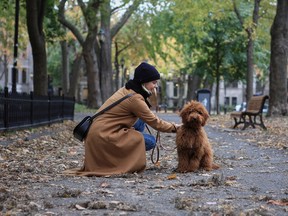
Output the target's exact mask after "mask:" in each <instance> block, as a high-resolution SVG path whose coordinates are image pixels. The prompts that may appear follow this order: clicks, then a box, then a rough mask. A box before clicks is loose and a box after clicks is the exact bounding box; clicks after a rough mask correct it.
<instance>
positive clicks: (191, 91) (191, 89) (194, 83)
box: [187, 73, 201, 101]
mask: <svg viewBox="0 0 288 216" xmlns="http://www.w3.org/2000/svg"><path fill="white" fill-rule="evenodd" d="M200 84H201V77H200V76H198V75H197V74H195V73H194V74H192V75H189V76H188V92H187V101H190V100H196V99H197V97H196V96H197V95H196V91H197V90H198V89H199V88H200Z"/></svg>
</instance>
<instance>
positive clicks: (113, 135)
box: [66, 62, 178, 176]
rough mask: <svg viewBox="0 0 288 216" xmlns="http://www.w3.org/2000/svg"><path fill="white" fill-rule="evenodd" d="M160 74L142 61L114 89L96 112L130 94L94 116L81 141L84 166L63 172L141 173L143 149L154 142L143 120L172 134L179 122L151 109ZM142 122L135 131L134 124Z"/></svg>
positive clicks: (144, 164) (143, 161)
mask: <svg viewBox="0 0 288 216" xmlns="http://www.w3.org/2000/svg"><path fill="white" fill-rule="evenodd" d="M159 79H160V74H159V72H158V71H157V69H156V68H155V67H153V66H152V65H150V64H148V63H145V62H143V63H141V64H140V65H139V66H138V67H137V68H136V69H135V72H134V78H133V79H132V80H129V81H128V82H127V83H126V84H125V86H124V87H122V88H120V89H119V90H118V91H116V92H115V93H114V94H113V95H112V96H111V97H110V98H109V99H108V100H107V101H106V102H105V103H104V104H103V105H102V106H101V107H100V109H99V110H98V111H101V110H102V109H104V108H105V107H107V106H109V105H110V104H112V103H113V102H115V101H117V100H118V99H120V98H122V97H124V96H125V95H127V94H133V95H132V96H131V97H129V98H127V99H125V100H124V101H122V102H121V103H119V104H118V105H116V106H114V107H113V108H111V109H110V110H108V111H106V112H105V113H104V114H102V115H100V116H98V117H97V118H96V119H94V121H93V123H92V125H91V127H90V130H89V132H88V134H87V137H86V139H85V141H84V145H85V159H84V165H83V167H82V168H81V169H78V170H75V169H74V170H69V171H67V172H66V173H69V174H75V175H82V176H107V175H114V174H123V173H134V172H141V171H143V170H144V169H145V167H146V150H149V149H151V148H153V147H154V145H155V143H156V141H155V138H154V139H153V138H152V137H151V135H150V137H149V135H147V134H143V122H144V124H148V125H149V126H150V127H152V128H154V129H155V130H157V131H161V132H167V133H175V132H176V130H177V127H178V125H176V124H174V123H171V122H167V121H164V120H162V119H159V118H158V117H157V116H156V115H155V114H154V113H153V112H152V111H151V110H150V103H149V97H150V96H151V94H152V92H153V91H154V90H155V88H157V82H158V80H159ZM139 121H140V123H141V125H142V131H138V130H137V128H135V127H134V126H135V125H139Z"/></svg>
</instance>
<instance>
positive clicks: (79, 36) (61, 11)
mask: <svg viewBox="0 0 288 216" xmlns="http://www.w3.org/2000/svg"><path fill="white" fill-rule="evenodd" d="M66 1H67V0H61V2H60V4H59V12H58V21H59V22H60V23H61V24H62V25H63V26H65V27H67V28H68V29H69V30H70V31H71V32H72V33H73V34H74V35H75V37H76V38H77V40H78V41H79V43H80V44H81V46H82V45H83V43H84V38H83V37H82V34H81V33H80V31H79V30H78V29H77V28H76V27H75V26H74V25H73V24H72V23H70V22H69V21H68V20H66V18H65V15H64V11H65V9H64V7H65V3H66Z"/></svg>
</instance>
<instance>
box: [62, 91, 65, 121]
mask: <svg viewBox="0 0 288 216" xmlns="http://www.w3.org/2000/svg"><path fill="white" fill-rule="evenodd" d="M64 103H65V97H64V94H62V106H61V119H62V122H63V120H64Z"/></svg>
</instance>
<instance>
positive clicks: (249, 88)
mask: <svg viewBox="0 0 288 216" xmlns="http://www.w3.org/2000/svg"><path fill="white" fill-rule="evenodd" d="M260 2H261V0H254V9H253V15H252V23H251V24H250V25H248V26H245V23H244V18H243V17H242V15H241V14H240V11H239V9H238V7H237V5H236V2H235V0H232V3H233V8H234V11H235V13H236V15H237V17H238V19H239V22H240V24H241V26H242V28H243V29H245V31H246V33H247V38H248V41H247V75H246V100H247V101H249V100H250V98H251V97H252V96H253V74H254V56H253V55H254V34H255V30H256V28H257V25H258V20H259V8H260Z"/></svg>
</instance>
